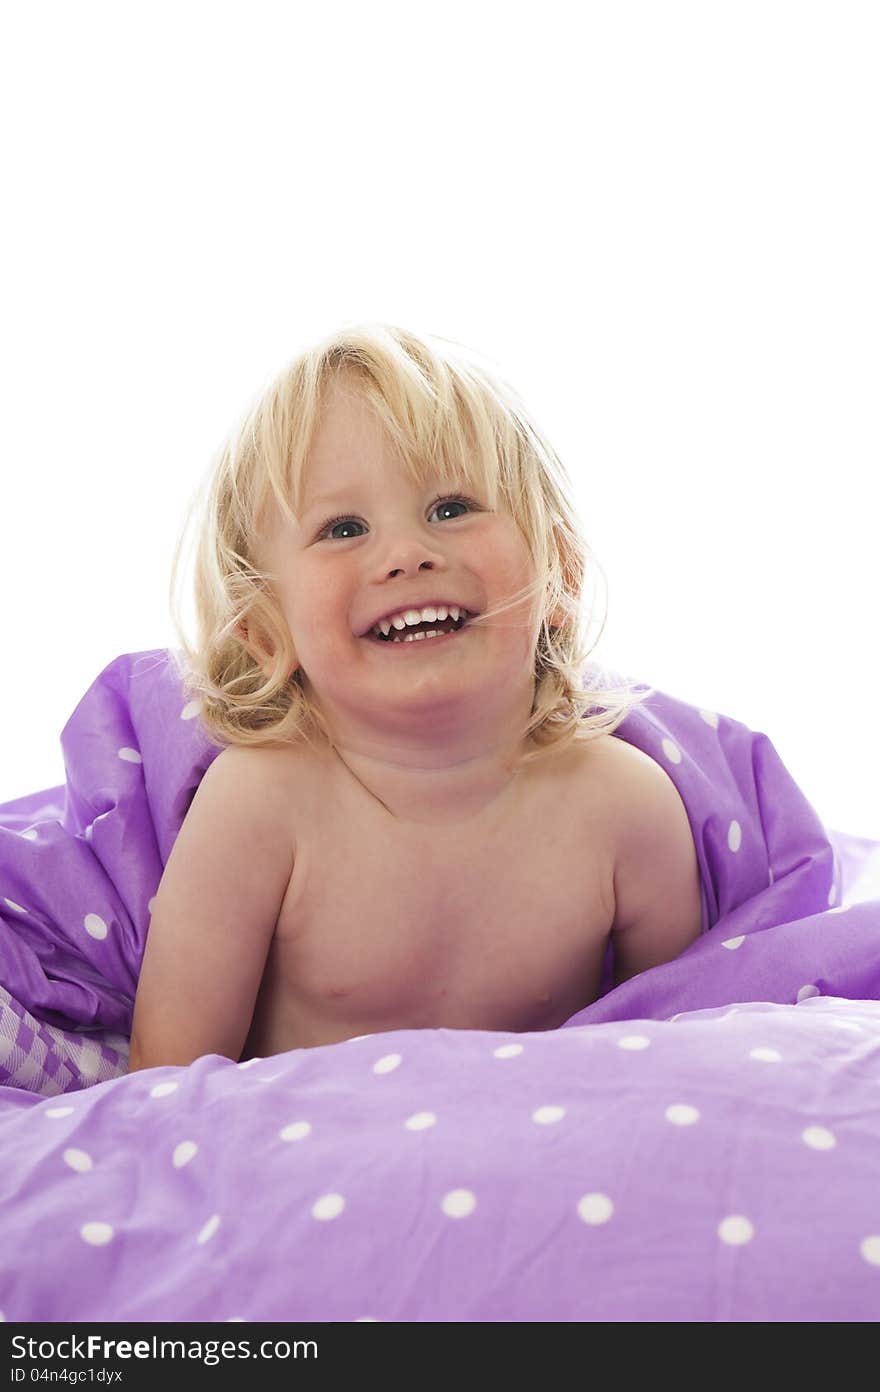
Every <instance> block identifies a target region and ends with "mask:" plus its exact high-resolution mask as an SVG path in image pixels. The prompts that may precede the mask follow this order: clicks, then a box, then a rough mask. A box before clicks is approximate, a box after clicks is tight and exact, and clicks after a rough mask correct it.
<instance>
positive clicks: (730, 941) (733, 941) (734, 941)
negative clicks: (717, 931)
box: [721, 933, 746, 952]
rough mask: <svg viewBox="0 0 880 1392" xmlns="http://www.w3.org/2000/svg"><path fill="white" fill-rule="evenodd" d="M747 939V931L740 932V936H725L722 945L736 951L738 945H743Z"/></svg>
mask: <svg viewBox="0 0 880 1392" xmlns="http://www.w3.org/2000/svg"><path fill="white" fill-rule="evenodd" d="M745 940H746V935H745V933H740V935H739V937H738V938H725V939H724V941H723V943H722V944H721V946H722V947H726V948H727V949H728V951H729V952H735V951H736V949H737V948H738V947H742V945H743V943H744V942H745Z"/></svg>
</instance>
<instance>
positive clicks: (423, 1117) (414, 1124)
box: [405, 1112, 437, 1131]
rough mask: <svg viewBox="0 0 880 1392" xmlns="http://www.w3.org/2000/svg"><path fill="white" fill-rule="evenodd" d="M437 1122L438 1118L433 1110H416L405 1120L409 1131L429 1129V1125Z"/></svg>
mask: <svg viewBox="0 0 880 1392" xmlns="http://www.w3.org/2000/svg"><path fill="white" fill-rule="evenodd" d="M436 1124H437V1118H436V1116H435V1115H434V1113H433V1112H416V1114H415V1116H411V1117H409V1119H408V1120H407V1121H406V1122H405V1125H406V1128H407V1130H408V1131H427V1129H428V1127H429V1126H436Z"/></svg>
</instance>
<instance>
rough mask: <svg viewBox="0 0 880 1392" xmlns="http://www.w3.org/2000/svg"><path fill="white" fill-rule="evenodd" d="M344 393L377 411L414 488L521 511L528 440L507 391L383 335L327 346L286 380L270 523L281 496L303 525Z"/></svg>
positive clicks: (271, 475)
mask: <svg viewBox="0 0 880 1392" xmlns="http://www.w3.org/2000/svg"><path fill="white" fill-rule="evenodd" d="M339 390H341V391H342V392H344V393H345V394H349V393H351V394H353V395H356V396H357V397H358V398H359V399H360V400H361V401H363V402H364V403H365V404H366V405H367V406H368V407H369V409H370V410H371V411H372V413H373V415H374V417H375V419H376V421H377V422H378V424H379V425H380V427H381V429H382V431H383V433H384V434H385V437H386V439H387V440H388V442H389V445H390V447H391V449H392V451H393V452H394V454H395V455H396V457H397V458H398V459H399V460H400V462H401V463H402V465H403V467H404V468H405V469H406V472H407V474H408V476H409V477H410V478H411V479H412V480H413V482H414V483H416V484H418V485H419V486H421V487H423V488H427V487H428V485H429V484H432V483H434V482H435V481H436V482H438V483H440V484H442V486H443V487H447V486H448V487H450V488H452V489H455V490H458V491H461V492H464V493H472V494H474V495H475V496H476V497H477V498H478V499H480V500H481V501H483V502H484V503H485V504H486V505H487V506H488V507H490V508H492V509H497V508H498V507H499V505H502V504H506V505H507V507H508V509H510V510H511V511H513V510H514V502H515V497H516V494H517V492H518V491H519V489H518V487H517V482H516V479H515V477H514V474H515V472H516V461H517V460H518V459H519V456H520V449H521V440H520V431H519V426H518V421H517V417H516V413H515V412H514V411H513V410H511V409H508V408H506V403H505V402H504V400H503V398H502V397H501V396H500V394H499V388H498V384H497V383H492V382H491V381H490V379H487V378H485V377H484V376H483V374H482V372H481V370H480V369H479V368H478V367H477V366H476V365H471V364H469V363H468V362H467V361H466V360H465V361H463V360H461V359H460V358H459V359H458V360H453V359H451V358H448V357H446V356H445V355H444V354H442V353H439V352H434V351H432V350H431V348H430V347H429V346H428V345H427V344H425V343H424V342H422V341H421V340H419V339H416V338H415V337H413V336H411V335H408V334H406V333H404V332H403V331H402V330H398V331H396V332H395V333H391V332H390V331H389V330H388V329H386V328H384V327H383V326H373V327H371V328H370V329H369V331H368V330H367V329H363V328H362V329H360V330H358V331H355V330H352V331H350V332H349V333H348V334H347V335H345V334H344V335H341V336H338V337H337V338H335V339H334V340H331V341H330V343H329V344H325V345H323V347H322V346H321V345H319V347H318V348H316V349H313V350H312V353H311V354H310V355H308V356H305V357H303V358H302V359H299V360H297V361H296V362H294V363H293V364H292V365H291V367H290V368H289V369H288V371H287V372H286V373H285V374H283V376H282V377H281V378H280V379H279V380H278V382H277V384H276V387H275V392H274V395H275V405H274V409H273V410H272V411H271V417H272V419H273V422H274V423H275V425H276V429H277V428H278V427H279V426H280V427H281V428H282V429H283V428H284V425H285V424H286V427H287V429H286V433H287V436H288V438H287V440H286V441H285V442H284V443H285V445H286V448H285V449H284V451H283V457H279V454H280V452H279V450H278V449H277V447H276V449H275V450H274V451H273V450H266V449H263V450H262V451H261V454H262V457H263V459H264V460H265V462H266V466H267V468H266V473H265V475H264V479H265V480H266V482H267V484H268V485H269V486H268V487H265V489H264V496H263V498H261V500H260V503H261V506H260V508H259V510H258V511H259V515H260V516H261V517H262V516H264V515H265V507H264V505H265V503H267V502H268V501H269V498H270V496H274V498H275V501H276V502H277V504H278V507H279V509H280V510H281V512H282V513H283V514H284V515H285V516H286V517H287V518H288V519H289V520H290V521H291V522H293V523H294V524H297V523H298V521H299V518H300V517H301V515H302V504H303V496H304V493H305V484H306V474H307V469H308V458H309V451H310V447H311V443H312V440H313V438H314V435H315V432H316V430H317V428H318V424H319V421H320V419H321V415H322V413H323V411H324V410H325V409H326V405H327V402H328V398H329V397H330V395H331V393H332V392H334V391H339ZM278 444H281V441H279V440H278V439H277V436H276V446H277V445H278ZM273 456H274V458H273ZM273 463H274V464H275V465H276V467H274V468H273Z"/></svg>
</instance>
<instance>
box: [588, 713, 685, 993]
mask: <svg viewBox="0 0 880 1392" xmlns="http://www.w3.org/2000/svg"><path fill="white" fill-rule="evenodd" d="M601 757H602V759H603V760H604V775H605V777H604V783H603V786H604V790H605V792H604V795H605V797H606V800H607V810H608V819H609V825H610V829H611V835H612V840H613V843H614V895H615V915H614V933H615V938H616V940H617V942H618V944H619V946H618V947H617V948H616V951H617V952H618V954H619V957H620V961H619V962H618V968H617V970H618V976H617V978H616V979H617V980H618V981H619V980H625V979H627V977H628V976H631V975H635V974H636V972H637V971H641V970H644V969H645V968H646V967H647V966H649V965H653V964H654V962H658V961H662V960H667V959H668V958H669V957H673V956H676V955H677V953H678V952H680V951H681V950H683V948H684V947H685V946H687V945H688V944H689V943H690V942H692V941H693V939H694V937H696V936H698V935H699V932H700V924H701V901H700V873H699V864H698V859H697V852H696V846H695V844H694V838H693V833H692V830H691V825H690V818H689V816H688V812H687V808H686V806H685V803H684V801H683V799H682V797H681V794H680V793H679V791H678V789H677V787H676V786H675V783H674V782H673V780H672V778H671V777H670V775H669V774H668V773H667V772H666V770H665V769H664V768H663V767H662V765H661V764H659V763H657V761H656V760H655V759H652V758H651V756H650V755H648V754H646V753H644V751H643V750H641V749H638V748H637V747H636V746H635V745H632V744H629V743H627V741H625V740H623V739H619V738H617V737H615V736H609V737H608V738H607V740H606V741H605V744H604V748H603V750H602V754H601Z"/></svg>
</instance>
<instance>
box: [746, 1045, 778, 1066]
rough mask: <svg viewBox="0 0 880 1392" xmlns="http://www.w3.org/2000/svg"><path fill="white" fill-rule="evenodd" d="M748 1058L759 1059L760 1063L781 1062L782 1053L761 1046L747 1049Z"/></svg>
mask: <svg viewBox="0 0 880 1392" xmlns="http://www.w3.org/2000/svg"><path fill="white" fill-rule="evenodd" d="M749 1058H753V1059H760V1060H761V1062H762V1063H781V1062H782V1055H781V1054H780V1052H779V1050H778V1049H769V1048H764V1047H763V1046H762V1047H760V1048H758V1049H751V1050H750V1051H749Z"/></svg>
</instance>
